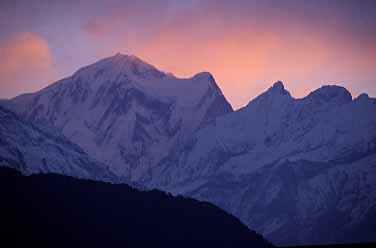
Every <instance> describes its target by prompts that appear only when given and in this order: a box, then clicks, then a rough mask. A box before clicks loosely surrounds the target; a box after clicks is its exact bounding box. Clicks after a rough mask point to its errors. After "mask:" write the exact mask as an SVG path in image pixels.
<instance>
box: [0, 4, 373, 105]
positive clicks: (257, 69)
mask: <svg viewBox="0 0 376 248" xmlns="http://www.w3.org/2000/svg"><path fill="white" fill-rule="evenodd" d="M117 52H120V53H123V54H133V55H136V56H137V57H139V58H141V59H143V60H144V61H146V62H148V63H150V64H152V65H154V66H156V67H157V68H158V69H160V70H162V71H165V72H171V73H173V74H174V75H176V76H178V77H184V78H186V77H191V76H193V75H194V74H196V73H198V72H202V71H209V72H211V73H212V74H213V76H214V78H215V79H216V81H217V83H218V85H219V86H220V88H221V89H222V91H223V93H224V95H225V96H226V98H227V99H228V100H229V101H230V103H231V104H232V105H233V107H234V108H239V107H242V106H244V105H246V104H247V103H248V102H249V101H250V100H252V99H253V98H254V97H256V96H257V95H259V94H260V93H262V92H263V91H265V90H266V89H267V88H268V87H270V86H271V85H272V84H273V82H275V81H277V80H281V81H283V82H284V84H285V87H286V88H287V89H288V90H289V91H290V93H291V94H292V95H293V96H294V97H296V98H300V97H304V96H305V95H307V94H308V93H309V92H311V91H312V90H314V89H316V88H318V87H320V86H322V85H327V84H336V85H341V86H344V87H346V88H347V89H348V90H349V91H350V92H351V93H352V95H353V97H356V96H358V95H359V94H360V93H363V92H366V93H368V94H369V95H370V96H372V97H375V96H376V1H374V0H369V1H368V0H338V1H337V0H325V1H324V0H306V1H304V0H262V1H261V0H259V1H252V0H231V1H230V0H228V1H224V0H215V1H214V0H207V1H203V0H202V1H200V0H153V1H151V0H149V1H142V0H134V1H130V0H122V1H120V0H113V1H111V0H109V1H96V0H83V1H79V0H64V1H55V0H49V1H47V0H24V1H19V0H1V1H0V98H11V97H14V96H16V95H18V94H21V93H25V92H33V91H36V90H39V89H41V88H43V87H45V86H47V85H49V84H51V83H53V82H54V81H56V80H58V79H61V78H63V77H66V76H69V75H71V74H73V73H74V72H75V71H76V70H78V69H79V68H81V67H83V66H86V65H89V64H91V63H93V62H95V61H97V60H99V59H101V58H104V57H109V56H112V55H114V54H116V53H117Z"/></svg>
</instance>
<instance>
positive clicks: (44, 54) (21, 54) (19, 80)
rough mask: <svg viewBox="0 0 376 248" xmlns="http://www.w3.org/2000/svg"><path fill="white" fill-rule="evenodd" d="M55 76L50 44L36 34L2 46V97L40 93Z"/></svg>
mask: <svg viewBox="0 0 376 248" xmlns="http://www.w3.org/2000/svg"><path fill="white" fill-rule="evenodd" d="M53 75H54V69H53V64H52V58H51V52H50V49H49V47H48V44H47V42H46V41H45V40H44V39H43V38H42V37H40V36H37V35H36V34H33V33H19V34H17V35H16V36H14V37H12V38H10V39H8V40H7V41H5V42H4V43H2V44H0V97H2V98H5V97H13V96H16V95H17V94H19V93H20V92H31V91H35V90H38V89H40V88H42V87H44V86H46V85H47V84H48V83H50V82H51V80H52V79H53Z"/></svg>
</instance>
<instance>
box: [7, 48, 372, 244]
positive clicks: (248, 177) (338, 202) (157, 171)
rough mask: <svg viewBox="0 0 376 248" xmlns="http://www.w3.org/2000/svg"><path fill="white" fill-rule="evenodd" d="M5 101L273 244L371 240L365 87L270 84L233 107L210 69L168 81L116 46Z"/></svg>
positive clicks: (120, 170)
mask: <svg viewBox="0 0 376 248" xmlns="http://www.w3.org/2000/svg"><path fill="white" fill-rule="evenodd" d="M4 105H6V106H7V107H9V108H11V109H13V110H14V111H16V112H18V113H19V114H21V115H22V116H23V117H25V118H27V119H28V120H31V121H38V122H43V121H44V122H47V123H48V124H49V125H51V124H52V125H54V126H55V127H56V128H58V129H59V130H61V131H62V132H63V134H64V135H65V136H67V137H68V138H69V139H71V140H72V141H73V142H75V143H77V144H78V145H80V146H81V147H82V148H83V149H84V150H85V151H86V152H87V153H88V154H89V155H91V156H93V157H95V158H96V159H97V160H100V161H102V162H103V163H105V164H109V165H110V166H111V169H112V171H113V172H114V173H115V174H117V175H122V176H126V177H127V180H130V181H134V182H137V183H140V184H142V185H144V186H146V187H150V188H159V189H163V190H167V191H170V192H173V193H175V194H185V195H189V196H192V197H195V198H198V199H203V200H208V201H210V202H213V203H215V204H217V205H218V206H220V207H222V208H223V209H226V210H227V211H229V212H230V213H233V214H234V215H236V216H238V217H239V218H240V219H241V220H242V221H243V222H244V223H246V224H247V225H249V226H250V227H251V228H254V229H256V230H257V231H259V232H261V233H263V234H264V235H265V236H266V237H267V238H269V239H270V240H271V241H273V242H274V243H276V244H280V245H288V244H295V245H297V244H313V243H330V242H344V241H349V242H358V241H370V240H371V241H372V240H373V241H375V239H374V238H373V237H375V236H376V235H374V234H375V231H374V230H375V229H374V228H373V225H374V221H372V220H374V219H375V206H376V205H375V198H376V196H375V194H376V193H375V192H376V190H375V187H376V180H375V166H376V163H375V159H376V158H375V143H376V104H375V99H373V98H369V97H368V96H367V95H366V94H362V95H361V96H359V97H358V98H356V99H354V100H353V99H352V96H351V94H350V93H349V92H348V91H347V90H346V89H345V88H343V87H338V86H323V87H322V88H320V89H317V90H315V91H314V92H312V93H311V94H309V95H308V96H307V97H305V98H302V99H295V98H293V97H292V96H291V95H290V93H289V92H288V91H287V90H286V89H285V88H284V85H283V83H282V82H277V83H275V84H274V85H273V86H272V87H271V88H270V89H268V90H267V91H266V92H264V93H263V94H261V95H260V96H258V97H257V98H256V99H254V100H253V101H251V102H250V103H249V104H248V105H247V106H245V107H244V108H242V109H240V110H237V111H235V112H234V111H232V109H231V106H230V105H229V104H228V103H227V101H226V100H225V98H224V97H223V95H222V93H221V91H220V90H219V88H218V86H217V85H216V83H215V81H214V79H213V77H212V76H211V75H210V74H208V73H200V74H197V75H196V76H194V77H192V78H190V79H177V78H175V77H174V76H171V75H169V74H166V73H163V72H161V71H159V70H157V69H156V68H154V67H153V66H151V65H148V64H146V63H144V62H142V61H141V60H139V59H138V58H136V57H134V56H125V55H120V54H118V55H116V56H114V57H111V58H107V59H104V60H101V61H99V62H97V63H95V64H93V65H90V66H88V67H86V68H83V69H80V70H79V71H78V72H76V73H75V74H74V75H73V76H72V77H69V78H66V79H63V80H61V81H58V82H57V83H55V84H52V85H51V86H50V87H48V88H45V89H43V90H41V91H39V92H36V93H33V94H27V95H21V96H19V97H17V98H15V99H12V100H11V101H10V102H7V103H4ZM325 228H326V229H325ZM349 233H351V234H352V235H348V234H349Z"/></svg>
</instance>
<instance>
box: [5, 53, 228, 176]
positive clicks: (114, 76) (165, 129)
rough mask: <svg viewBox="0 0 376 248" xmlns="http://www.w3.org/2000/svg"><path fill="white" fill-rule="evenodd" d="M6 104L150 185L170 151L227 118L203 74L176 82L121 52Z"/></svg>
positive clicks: (223, 101) (218, 95)
mask: <svg viewBox="0 0 376 248" xmlns="http://www.w3.org/2000/svg"><path fill="white" fill-rule="evenodd" d="M11 103H12V105H13V109H14V110H16V111H17V112H18V113H21V115H22V116H24V117H26V118H27V119H28V120H32V121H47V122H49V123H50V124H52V125H54V126H55V127H57V128H58V129H59V130H61V131H62V132H63V134H64V135H65V136H66V137H68V138H69V139H70V140H72V141H73V142H75V143H76V144H78V145H80V147H82V148H83V149H84V150H85V152H87V153H88V154H89V155H91V156H93V157H94V158H96V159H98V160H100V161H102V162H104V163H106V164H109V165H110V166H111V169H112V170H113V171H114V172H115V173H116V174H118V175H122V176H126V177H128V178H129V179H130V180H133V181H148V180H150V179H151V176H152V175H151V172H150V171H151V168H154V167H155V166H156V164H158V163H159V162H160V161H161V160H162V159H163V158H165V156H166V155H168V153H169V152H168V151H169V150H170V149H172V147H175V148H176V147H179V146H180V145H181V144H184V143H185V142H186V139H187V137H189V136H190V134H191V133H192V132H194V131H195V130H197V129H199V128H201V127H203V126H205V125H207V124H209V123H211V122H213V121H214V120H215V118H216V117H217V116H218V115H222V114H225V113H228V112H232V108H231V106H230V105H229V104H228V102H227V101H226V99H225V98H224V96H223V94H222V93H221V91H220V89H219V88H218V87H217V85H216V83H215V81H214V79H213V77H212V76H211V75H210V74H209V73H199V74H197V75H195V76H194V77H192V78H189V79H178V78H176V77H174V76H171V75H168V74H166V73H163V72H161V71H159V70H158V69H156V68H155V67H153V66H151V65H149V64H147V63H145V62H143V61H141V60H140V59H138V58H137V57H135V56H126V55H121V54H117V55H115V56H113V57H110V58H106V59H103V60H100V61H98V62H97V63H94V64H92V65H89V66H87V67H85V68H82V69H80V70H78V71H77V72H76V73H74V75H73V76H71V77H68V78H65V79H62V80H60V81H58V82H56V83H54V84H52V85H51V86H49V87H47V88H45V89H43V90H41V91H39V92H36V93H33V94H27V95H21V96H19V97H16V98H14V99H13V100H12V101H11ZM175 148H174V149H175Z"/></svg>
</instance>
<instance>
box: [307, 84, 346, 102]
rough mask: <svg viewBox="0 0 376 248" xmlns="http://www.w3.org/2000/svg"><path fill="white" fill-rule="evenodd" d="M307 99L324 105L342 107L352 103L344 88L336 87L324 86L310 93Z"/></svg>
mask: <svg viewBox="0 0 376 248" xmlns="http://www.w3.org/2000/svg"><path fill="white" fill-rule="evenodd" d="M306 98H307V99H312V100H314V101H317V102H322V103H325V104H328V103H331V104H336V105H342V104H346V103H350V102H351V101H352V96H351V93H350V92H349V91H348V90H347V89H346V88H344V87H341V86H337V85H324V86H322V87H320V88H319V89H317V90H315V91H313V92H311V93H310V94H309V95H308V96H307V97H306Z"/></svg>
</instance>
